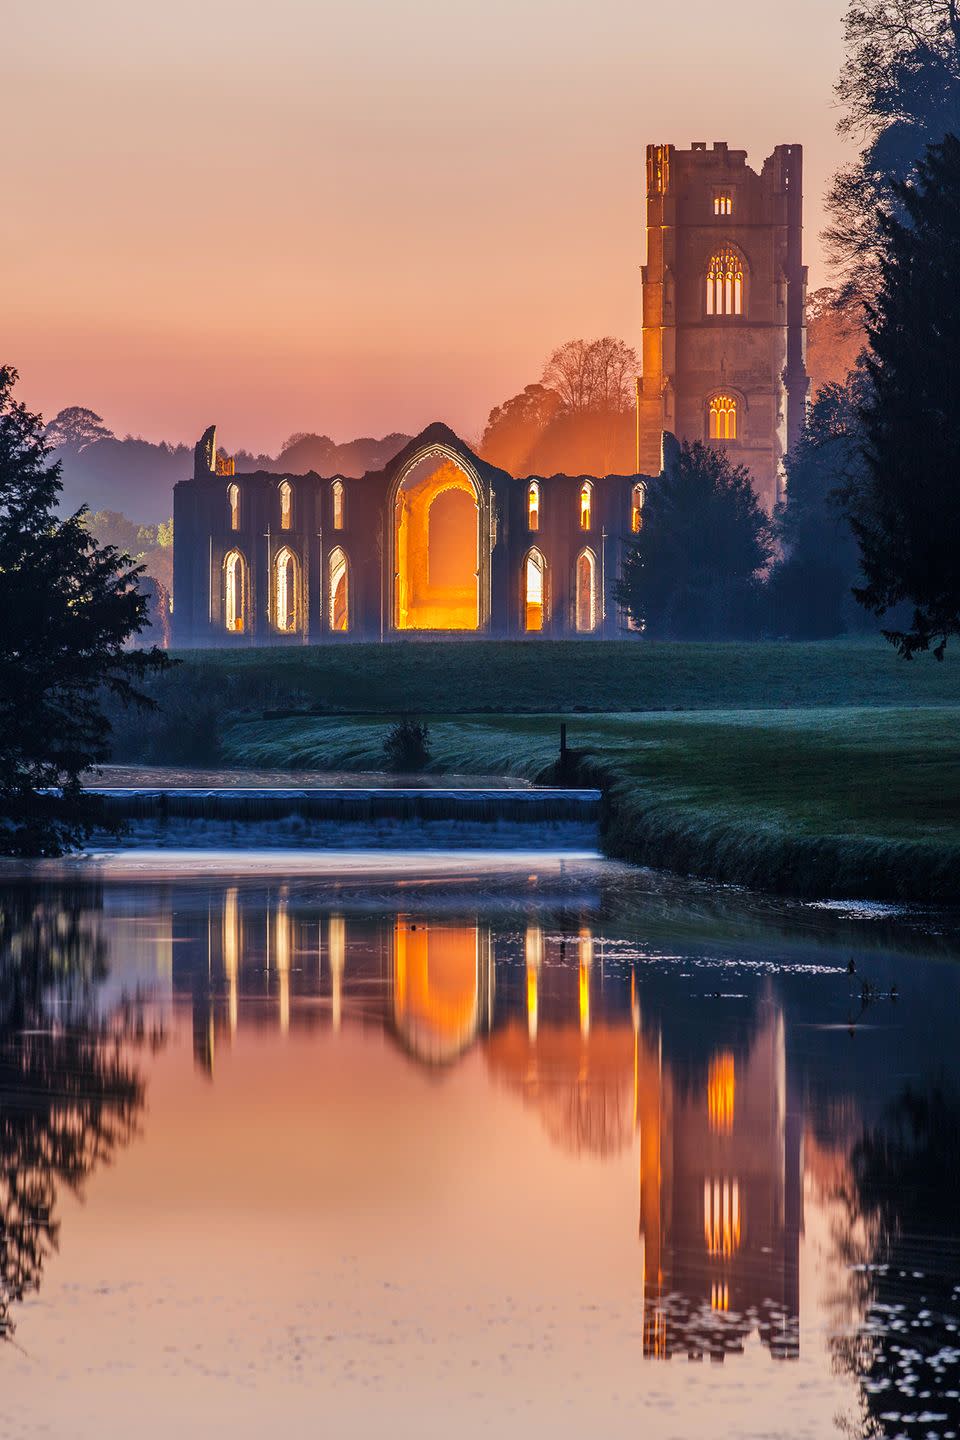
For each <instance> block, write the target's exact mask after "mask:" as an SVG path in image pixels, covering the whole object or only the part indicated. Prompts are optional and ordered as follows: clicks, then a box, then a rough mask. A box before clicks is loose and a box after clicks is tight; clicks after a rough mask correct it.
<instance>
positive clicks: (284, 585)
mask: <svg viewBox="0 0 960 1440" xmlns="http://www.w3.org/2000/svg"><path fill="white" fill-rule="evenodd" d="M298 578H299V577H298V574H297V557H296V556H295V555H294V553H293V551H292V550H288V549H287V547H286V545H284V547H283V549H282V550H280V551H279V552H278V554H277V558H276V560H274V562H273V619H274V624H275V625H276V627H277V629H278V630H282V631H283V632H284V633H289V632H290V631H291V630H296V628H297V609H298V602H299V599H300V597H299V595H298V593H297V591H298V589H299V586H298V583H297V582H298Z"/></svg>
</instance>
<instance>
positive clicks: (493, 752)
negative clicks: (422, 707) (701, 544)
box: [224, 706, 960, 902]
mask: <svg viewBox="0 0 960 1440" xmlns="http://www.w3.org/2000/svg"><path fill="white" fill-rule="evenodd" d="M560 718H561V716H560V715H559V714H558V715H552V716H551V715H536V716H526V715H513V716H498V717H491V716H479V715H473V716H458V717H456V718H452V717H443V716H437V717H433V718H432V719H431V740H432V753H433V760H432V767H433V768H434V769H436V770H437V771H444V770H460V771H471V770H472V771H484V772H486V773H497V772H502V773H514V774H523V775H527V776H530V777H533V776H537V775H543V774H545V773H546V772H548V770H549V767H550V766H551V765H553V764H554V763H555V761H556V758H557V735H558V727H559V721H560ZM384 733H385V723H384V721H382V720H377V719H375V718H369V719H368V718H352V717H351V718H347V717H342V718H339V719H337V718H332V717H331V718H325V717H319V716H297V717H289V718H276V719H262V718H258V719H247V720H243V719H238V720H237V721H235V722H234V723H233V724H232V725H231V726H230V727H229V728H228V730H227V731H226V733H225V736H224V749H225V758H226V759H228V760H229V761H230V763H235V764H240V765H269V766H283V765H286V766H290V767H298V768H319V769H325V768H346V769H353V768H355V769H368V768H377V767H378V766H381V765H382V763H383V751H382V744H383V736H384ZM569 739H570V744H571V745H574V746H576V747H577V749H578V751H580V759H579V774H580V778H582V779H585V780H590V779H594V780H597V781H599V783H601V784H602V785H603V787H604V789H605V791H606V796H607V803H606V807H605V810H606V820H605V827H604V839H605V846H606V848H607V849H608V851H609V852H610V853H611V854H614V855H619V856H622V857H624V858H629V859H632V860H635V861H638V862H640V863H646V864H651V865H657V866H662V867H666V868H670V869H673V870H676V871H678V872H679V873H682V874H693V875H699V876H703V877H706V878H711V879H715V880H720V881H723V882H727V883H733V884H741V885H749V886H753V887H756V888H759V889H763V890H768V891H771V892H776V893H781V894H796V895H807V896H827V895H833V896H858V897H866V898H873V899H890V900H893V899H909V900H916V901H937V902H950V901H956V900H957V899H958V897H960V708H953V707H930V708H904V707H896V708H892V707H891V708H878V707H870V708H857V707H836V706H834V707H829V708H827V707H818V708H807V709H801V708H791V709H783V710H778V711H772V710H737V711H723V710H721V711H712V712H710V711H706V712H699V713H694V712H691V713H673V714H663V713H661V714H646V715H630V714H618V715H608V716H602V717H601V716H589V717H588V716H583V717H580V718H578V719H576V720H574V721H573V723H571V724H570V734H569Z"/></svg>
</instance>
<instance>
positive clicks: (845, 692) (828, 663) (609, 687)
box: [181, 638, 960, 715]
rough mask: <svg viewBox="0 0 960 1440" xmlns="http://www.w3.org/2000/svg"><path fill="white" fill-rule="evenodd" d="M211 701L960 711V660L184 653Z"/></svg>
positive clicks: (843, 651)
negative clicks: (219, 690)
mask: <svg viewBox="0 0 960 1440" xmlns="http://www.w3.org/2000/svg"><path fill="white" fill-rule="evenodd" d="M181 658H182V659H183V661H184V669H185V670H186V671H187V672H188V673H189V675H190V677H191V679H193V680H194V681H195V682H196V684H197V685H198V686H199V687H204V686H213V687H215V686H217V685H218V684H219V683H220V682H221V681H222V680H223V679H224V677H225V675H229V676H230V677H231V678H232V679H234V680H235V681H236V683H237V684H238V686H239V687H240V688H241V689H242V690H246V691H247V692H248V693H249V694H251V695H252V696H253V697H256V698H257V699H258V700H259V699H261V698H270V697H273V698H274V699H275V701H276V702H277V703H278V704H281V703H284V702H287V703H293V704H304V705H316V706H318V707H321V708H323V709H324V710H330V711H336V710H341V711H344V710H352V711H357V710H360V711H363V710H369V711H371V712H373V713H376V714H390V713H396V712H397V711H399V710H411V711H413V710H417V711H428V712H429V713H430V714H432V715H439V714H459V713H465V712H466V713H470V714H483V713H485V712H494V713H501V712H503V711H510V712H517V711H530V712H550V713H554V712H557V711H561V710H562V711H594V712H599V713H616V712H620V711H625V710H701V709H716V710H726V709H748V710H753V709H758V708H765V707H767V706H781V705H938V704H948V705H949V704H960V648H957V649H953V650H950V651H948V653H947V658H946V659H945V660H944V661H943V662H942V663H941V664H938V663H937V662H936V661H935V660H933V659H932V658H931V657H929V656H925V657H922V658H921V659H919V660H915V661H912V662H907V661H904V660H901V659H899V658H898V656H897V655H896V653H895V652H894V650H893V648H892V647H891V646H890V645H888V644H887V643H886V642H885V641H883V640H881V639H879V638H876V639H870V640H863V641H856V640H854V641H831V642H820V643H810V644H786V643H783V644H773V643H770V644H737V643H729V644H661V643H657V642H652V641H646V640H639V639H638V640H622V641H610V642H607V643H602V644H598V643H597V642H596V641H594V640H556V641H536V640H533V641H507V640H503V641H462V642H460V643H457V642H455V641H454V642H449V641H448V642H437V641H400V642H397V643H393V644H389V645H317V646H308V647H305V646H298V647H296V648H284V649H266V650H239V649H238V650H230V651H223V650H201V651H190V652H185V653H184V654H183V655H182V657H181Z"/></svg>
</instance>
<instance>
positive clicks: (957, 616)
mask: <svg viewBox="0 0 960 1440" xmlns="http://www.w3.org/2000/svg"><path fill="white" fill-rule="evenodd" d="M898 198H899V200H900V203H901V205H902V207H903V212H904V214H905V216H906V219H905V220H900V219H897V218H895V217H893V216H885V217H884V218H883V219H882V222H881V223H882V226H883V232H884V237H885V245H886V250H885V254H884V259H883V262H882V267H881V269H882V280H881V287H880V291H879V294H878V296H877V299H876V302H875V303H874V304H873V305H872V306H870V307H869V309H868V318H869V325H868V341H869V349H868V352H867V357H866V368H867V376H868V385H867V395H866V399H865V401H864V403H863V406H862V408H861V412H860V413H861V424H862V428H863V442H862V453H863V459H864V470H865V474H864V478H863V481H862V482H861V483H860V484H858V485H855V486H853V487H851V489H850V490H849V491H848V493H847V504H848V508H849V512H850V519H851V524H852V526H853V530H854V533H855V535H856V536H857V539H858V541H859V544H860V554H861V566H862V569H863V574H864V577H865V580H866V583H865V585H863V586H862V587H861V588H859V589H857V590H856V591H855V594H856V596H857V598H858V599H859V600H860V601H861V602H862V603H863V604H864V605H865V606H867V608H868V609H870V610H872V611H873V612H874V613H875V614H876V615H880V616H882V615H884V614H885V613H886V612H888V611H889V610H890V609H891V608H893V607H894V606H896V605H899V604H901V603H902V602H907V603H908V604H909V605H910V606H912V607H913V612H914V613H913V620H912V623H911V624H910V626H909V628H908V629H904V630H887V631H884V634H886V636H887V638H888V639H889V640H891V641H892V642H893V643H894V644H896V646H897V647H898V649H899V650H900V652H901V654H903V655H905V656H907V657H909V656H911V655H913V654H915V653H916V652H917V651H918V650H927V649H929V648H930V647H931V646H932V647H933V651H934V654H935V655H936V656H937V658H938V659H941V658H942V656H943V652H944V648H945V646H946V643H947V638H948V636H950V635H956V634H958V633H960V540H958V536H960V404H958V392H957V375H958V372H960V140H958V139H957V138H956V136H953V135H948V136H947V137H946V139H945V140H944V141H943V142H942V144H938V145H931V146H929V147H928V149H927V153H926V158H925V159H924V160H923V161H922V162H921V164H920V166H919V169H918V183H917V184H916V185H915V186H912V185H902V186H899V187H898Z"/></svg>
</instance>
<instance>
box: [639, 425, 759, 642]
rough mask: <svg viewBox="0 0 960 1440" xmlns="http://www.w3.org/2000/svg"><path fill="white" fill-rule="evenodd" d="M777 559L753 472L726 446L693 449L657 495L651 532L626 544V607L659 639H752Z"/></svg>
mask: <svg viewBox="0 0 960 1440" xmlns="http://www.w3.org/2000/svg"><path fill="white" fill-rule="evenodd" d="M772 551H773V535H772V526H771V523H770V520H769V519H768V517H767V515H766V514H765V513H764V511H763V509H762V508H761V506H760V504H759V502H758V500H757V497H756V494H755V493H754V489H753V485H752V483H751V479H750V472H749V471H748V470H747V469H746V468H745V467H744V466H742V465H736V466H734V465H732V464H731V463H730V460H729V458H728V456H727V453H726V451H725V450H724V449H722V448H720V447H717V448H714V447H708V446H706V445H703V444H701V443H700V441H697V442H695V443H694V444H690V443H688V442H684V444H683V445H682V446H681V447H680V448H679V451H678V453H677V455H676V457H675V458H674V459H673V460H672V461H671V462H670V463H669V464H668V465H667V466H666V468H665V469H664V473H663V474H662V475H661V476H660V477H659V479H658V480H656V481H654V482H652V483H651V484H650V486H649V488H648V491H647V499H646V504H645V505H644V510H643V529H642V530H641V531H640V534H639V535H638V536H637V537H636V538H631V540H629V541H627V542H625V545H624V559H623V566H622V571H621V578H620V580H619V582H618V586H617V599H618V601H619V603H620V604H621V605H623V606H624V607H625V608H626V609H627V611H628V612H629V614H630V617H631V619H632V620H633V621H634V623H635V624H637V625H639V626H642V627H643V629H644V630H645V631H646V632H647V633H648V634H649V635H652V636H655V637H662V638H671V639H677V640H687V639H713V638H717V639H719V638H723V637H725V636H733V635H747V634H750V633H751V632H752V631H753V630H755V628H756V626H757V624H758V615H757V600H758V586H759V578H760V572H761V571H762V570H763V568H764V567H765V566H766V565H768V564H769V562H770V559H771V555H772Z"/></svg>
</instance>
